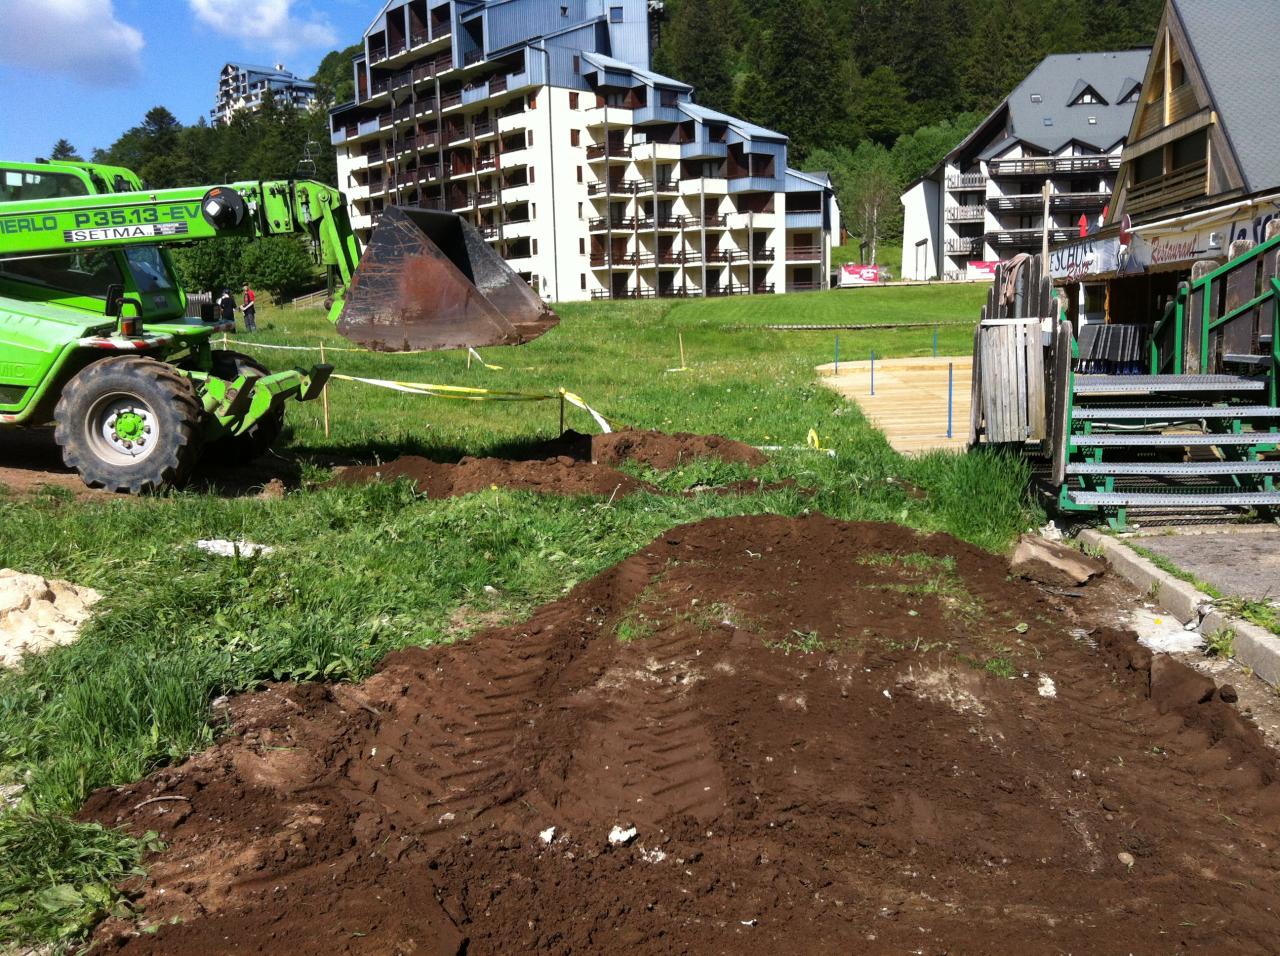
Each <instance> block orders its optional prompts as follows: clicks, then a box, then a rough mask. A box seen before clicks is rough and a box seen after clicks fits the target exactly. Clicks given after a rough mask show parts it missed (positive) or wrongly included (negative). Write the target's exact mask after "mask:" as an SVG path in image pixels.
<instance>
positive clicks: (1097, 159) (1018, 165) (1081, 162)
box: [987, 156, 1120, 176]
mask: <svg viewBox="0 0 1280 956" xmlns="http://www.w3.org/2000/svg"><path fill="white" fill-rule="evenodd" d="M1119 168H1120V157H1119V156H1058V157H1051V156H1032V157H1027V158H1024V159H993V160H991V162H990V163H988V164H987V169H988V170H989V171H990V173H991V175H992V176H1070V175H1076V174H1082V173H1106V172H1114V171H1115V170H1117V169H1119Z"/></svg>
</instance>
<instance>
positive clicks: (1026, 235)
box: [984, 229, 1074, 248]
mask: <svg viewBox="0 0 1280 956" xmlns="http://www.w3.org/2000/svg"><path fill="white" fill-rule="evenodd" d="M1073 234H1074V233H1073V232H1072V231H1071V230H1068V229H1050V230H1049V242H1051V243H1054V242H1066V241H1067V240H1068V239H1069V238H1071V236H1072V235H1073ZM1043 237H1044V233H1043V231H1042V230H1040V229H1002V230H999V231H997V232H989V233H987V234H986V236H984V238H985V240H986V241H987V243H988V244H989V245H992V246H1018V247H1031V248H1034V247H1036V246H1039V245H1040V243H1041V242H1042V241H1043Z"/></svg>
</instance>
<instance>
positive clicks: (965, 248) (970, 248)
mask: <svg viewBox="0 0 1280 956" xmlns="http://www.w3.org/2000/svg"><path fill="white" fill-rule="evenodd" d="M946 251H947V255H949V256H976V255H978V254H979V253H980V252H981V251H982V238H981V237H975V238H973V239H948V240H947V243H946Z"/></svg>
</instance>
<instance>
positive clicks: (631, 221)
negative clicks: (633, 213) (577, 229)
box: [588, 216, 638, 232]
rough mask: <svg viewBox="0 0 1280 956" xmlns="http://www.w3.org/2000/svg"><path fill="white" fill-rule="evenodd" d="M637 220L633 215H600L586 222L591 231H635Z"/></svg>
mask: <svg viewBox="0 0 1280 956" xmlns="http://www.w3.org/2000/svg"><path fill="white" fill-rule="evenodd" d="M637 222H638V220H637V219H636V218H635V217H631V218H613V219H610V218H608V217H605V216H601V217H599V218H596V219H592V220H591V222H590V223H588V227H589V228H590V230H591V231H592V232H608V231H609V230H611V229H612V230H625V231H627V232H633V231H635V228H636V224H637Z"/></svg>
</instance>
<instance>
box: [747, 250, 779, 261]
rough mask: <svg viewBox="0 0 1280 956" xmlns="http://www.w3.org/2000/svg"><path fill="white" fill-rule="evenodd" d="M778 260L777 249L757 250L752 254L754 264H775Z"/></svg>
mask: <svg viewBox="0 0 1280 956" xmlns="http://www.w3.org/2000/svg"><path fill="white" fill-rule="evenodd" d="M777 258H778V254H777V250H776V249H756V250H755V251H754V252H752V253H751V261H752V262H773V261H774V260H775V259H777Z"/></svg>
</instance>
